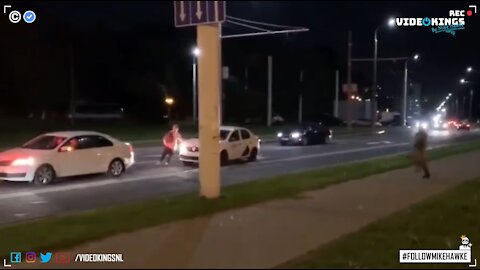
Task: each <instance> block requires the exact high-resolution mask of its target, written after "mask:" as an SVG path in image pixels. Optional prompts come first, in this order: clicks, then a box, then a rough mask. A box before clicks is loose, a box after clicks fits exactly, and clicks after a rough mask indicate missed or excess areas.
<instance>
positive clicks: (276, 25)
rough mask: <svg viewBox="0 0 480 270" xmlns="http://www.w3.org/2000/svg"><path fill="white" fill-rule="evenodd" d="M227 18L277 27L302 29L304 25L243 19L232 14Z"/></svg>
mask: <svg viewBox="0 0 480 270" xmlns="http://www.w3.org/2000/svg"><path fill="white" fill-rule="evenodd" d="M227 19H230V20H237V21H241V22H245V23H251V24H258V25H263V26H270V27H276V28H289V29H300V28H302V27H297V26H290V25H280V24H272V23H264V22H258V21H253V20H247V19H242V18H237V17H232V16H227Z"/></svg>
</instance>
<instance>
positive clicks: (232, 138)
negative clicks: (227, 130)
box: [228, 130, 240, 142]
mask: <svg viewBox="0 0 480 270" xmlns="http://www.w3.org/2000/svg"><path fill="white" fill-rule="evenodd" d="M239 140H240V133H239V132H238V130H235V131H233V132H232V135H230V139H228V141H229V142H236V141H239Z"/></svg>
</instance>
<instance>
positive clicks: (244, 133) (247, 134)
mask: <svg viewBox="0 0 480 270" xmlns="http://www.w3.org/2000/svg"><path fill="white" fill-rule="evenodd" d="M240 134H241V135H242V140H248V139H250V132H248V131H247V130H246V129H242V130H240Z"/></svg>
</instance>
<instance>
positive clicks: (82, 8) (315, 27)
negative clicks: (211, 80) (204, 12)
mask: <svg viewBox="0 0 480 270" xmlns="http://www.w3.org/2000/svg"><path fill="white" fill-rule="evenodd" d="M3 3H4V4H6V3H8V4H12V5H14V6H18V9H20V10H22V9H26V8H31V9H32V10H35V12H36V13H37V16H38V20H52V19H53V18H54V19H55V20H56V22H57V23H61V24H63V23H65V24H69V25H72V26H73V28H75V31H80V32H81V31H89V30H90V29H92V28H94V27H95V25H98V24H102V25H103V27H105V28H107V29H109V31H112V32H117V33H121V32H122V31H130V30H131V29H134V28H135V27H138V26H139V25H148V24H152V25H155V27H158V33H159V35H160V33H162V34H161V35H162V36H161V37H160V38H161V39H163V40H173V39H176V38H177V35H179V34H178V33H179V32H182V33H181V34H182V35H187V36H188V37H189V39H188V38H187V40H186V41H185V42H186V43H187V44H184V46H185V48H186V47H191V45H193V44H194V40H195V32H194V31H193V29H185V28H182V29H175V28H174V21H173V3H172V2H171V1H165V2H160V1H158V2H157V1H79V2H68V1H35V2H33V1H32V2H30V3H21V4H20V3H18V2H17V3H16V2H13V1H10V2H3ZM473 3H474V1H470V2H466V1H465V2H464V1H452V2H425V1H415V2H414V1H412V2H410V1H408V2H407V1H404V2H401V1H397V2H386V1H385V2H383V1H375V2H368V1H354V2H342V1H319V2H307V1H281V2H280V1H276V2H275V1H242V2H240V1H227V13H228V15H230V16H234V17H240V18H243V19H250V20H255V21H262V22H268V23H276V24H283V25H292V26H302V27H306V28H309V29H310V31H309V32H306V33H297V34H290V35H288V36H287V35H279V36H267V37H252V38H243V39H242V40H241V41H239V40H235V41H234V40H225V41H224V42H223V49H224V59H228V55H227V56H225V53H226V52H228V54H237V53H238V52H237V51H235V50H237V49H238V42H241V44H246V45H245V46H247V45H248V44H249V43H250V44H254V45H253V46H256V47H258V48H262V47H272V46H276V45H281V46H282V48H285V46H287V47H288V50H290V51H293V52H295V50H297V51H298V53H299V54H301V52H302V48H304V47H305V46H307V47H308V46H309V47H314V48H318V50H325V49H327V50H332V51H333V52H334V54H335V55H338V59H337V60H336V62H338V68H339V69H340V72H341V77H342V81H343V80H344V78H345V75H346V52H347V32H348V30H349V29H350V30H352V32H353V57H354V58H355V57H362V58H364V57H372V56H373V32H374V29H375V27H376V26H378V25H381V24H384V25H386V23H387V21H388V19H389V18H390V17H425V16H428V17H436V16H438V17H448V11H449V10H450V9H466V8H467V7H468V5H469V4H473ZM0 22H1V23H2V24H5V23H7V22H8V19H7V18H6V16H3V17H1V19H0ZM223 31H224V34H236V33H242V32H244V31H243V30H239V29H238V27H236V26H234V25H232V24H229V23H226V24H225V25H224V29H223ZM166 33H168V34H166ZM479 33H480V13H479V14H474V15H473V16H472V17H467V18H466V27H465V30H461V31H457V34H456V35H455V36H452V35H450V34H447V33H437V34H434V33H432V32H431V30H430V27H409V28H406V27H400V28H395V29H389V28H388V27H383V28H382V29H381V30H379V49H378V54H379V57H404V56H411V55H413V54H415V53H419V54H420V55H421V61H419V62H417V63H412V64H409V67H410V72H411V73H410V78H411V79H412V80H413V81H415V82H418V83H420V84H421V85H422V91H423V95H425V96H429V97H431V98H432V99H434V100H440V98H441V97H443V96H444V95H446V94H447V93H448V92H455V91H461V90H462V87H461V86H460V85H459V79H460V78H461V77H465V69H466V67H467V66H474V67H476V68H478V69H480V60H479V48H480V38H479V37H478V36H479V35H478V34H479ZM234 43H237V44H236V45H237V47H235V46H234ZM229 47H230V48H229ZM262 50H265V49H264V48H262ZM186 54H188V52H186ZM225 61H227V60H225ZM233 65H234V64H233ZM371 70H372V64H371V63H368V64H367V63H354V72H355V73H357V72H360V73H363V76H364V77H366V78H368V79H369V78H371ZM332 72H333V71H332ZM402 74H403V63H396V64H393V63H380V64H379V75H378V82H379V85H381V86H382V88H387V89H390V88H391V89H394V88H395V87H397V88H398V87H400V84H401V79H402ZM354 79H355V78H354ZM472 79H473V77H472ZM332 80H333V78H332ZM392 81H393V82H394V83H392ZM368 83H370V81H369V82H368ZM393 85H397V86H393ZM383 86H385V87H383ZM395 89H396V88H395ZM397 90H398V89H397ZM397 90H395V91H394V90H392V94H393V95H395V94H397V93H398V91H397ZM396 91H397V92H396ZM380 94H381V93H380ZM385 94H386V95H388V93H385Z"/></svg>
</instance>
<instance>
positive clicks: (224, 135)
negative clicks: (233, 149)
mask: <svg viewBox="0 0 480 270" xmlns="http://www.w3.org/2000/svg"><path fill="white" fill-rule="evenodd" d="M228 134H230V130H226V129H221V130H220V140H222V141H225V140H226V139H227V137H228Z"/></svg>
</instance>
